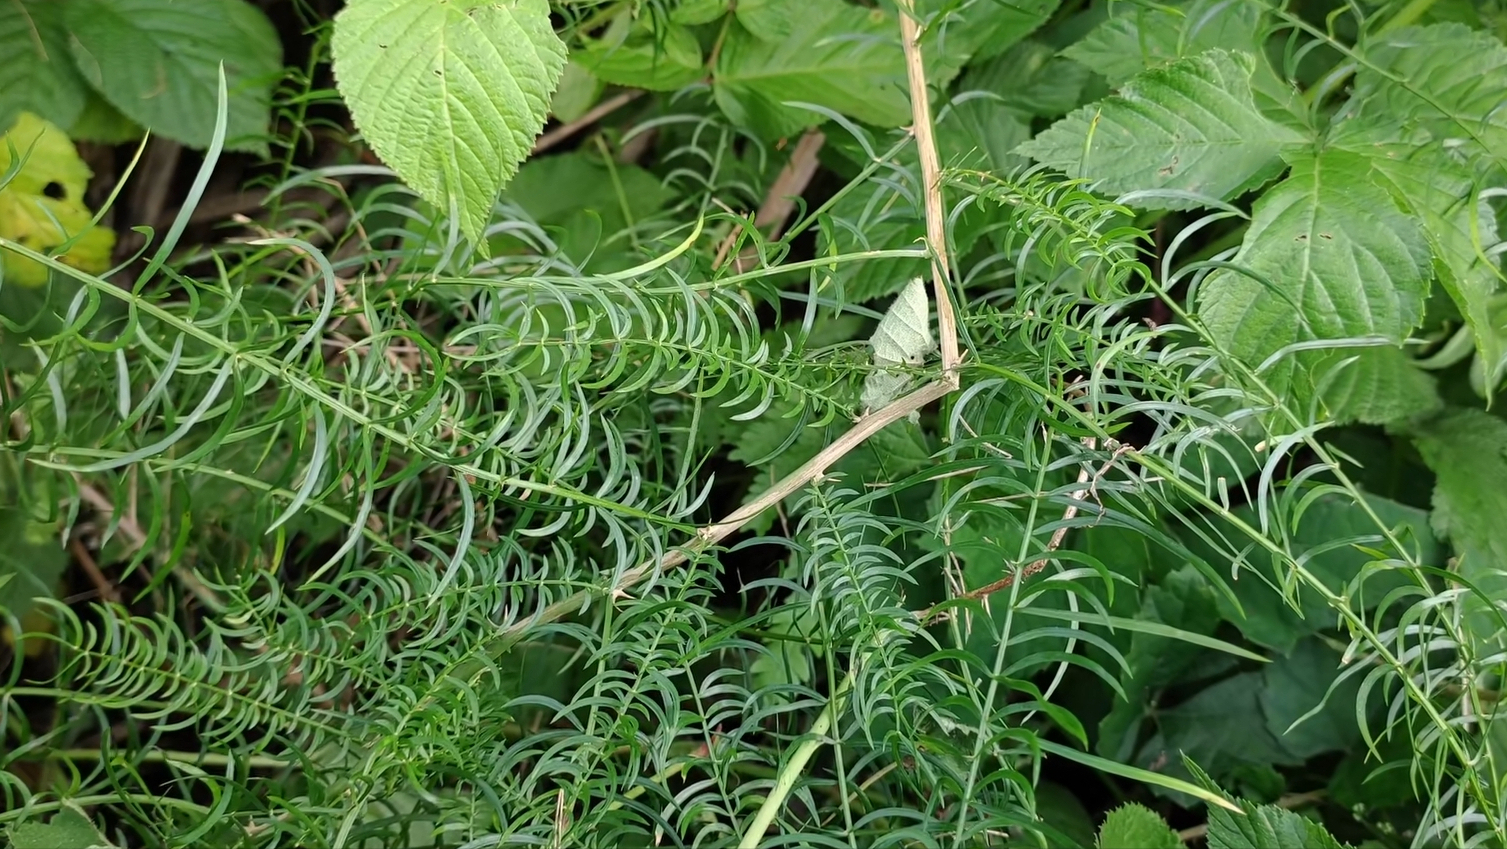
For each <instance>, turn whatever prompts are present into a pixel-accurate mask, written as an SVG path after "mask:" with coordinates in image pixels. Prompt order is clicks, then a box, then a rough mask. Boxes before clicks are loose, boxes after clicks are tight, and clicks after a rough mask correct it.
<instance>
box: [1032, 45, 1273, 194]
mask: <svg viewBox="0 0 1507 849" xmlns="http://www.w3.org/2000/svg"><path fill="white" fill-rule="evenodd" d="M1255 67H1256V64H1255V60H1254V59H1253V58H1252V57H1251V56H1250V55H1248V54H1244V53H1226V52H1224V51H1222V50H1213V51H1209V52H1208V53H1204V54H1202V55H1199V56H1194V57H1191V58H1187V59H1182V60H1180V61H1178V62H1175V63H1173V64H1172V65H1169V66H1167V67H1165V68H1154V69H1152V70H1149V71H1146V72H1145V73H1143V74H1142V75H1140V76H1138V77H1136V78H1135V79H1133V80H1131V81H1130V82H1128V83H1126V84H1125V86H1124V88H1123V89H1122V91H1121V93H1120V94H1118V95H1116V96H1114V97H1110V98H1107V99H1105V100H1103V101H1100V102H1098V103H1093V104H1089V105H1087V106H1084V107H1083V108H1081V109H1079V110H1078V111H1076V112H1073V113H1072V114H1070V115H1068V116H1067V117H1066V118H1063V119H1062V120H1061V121H1058V122H1057V123H1055V124H1053V125H1052V126H1051V127H1049V128H1048V129H1047V130H1046V131H1044V132H1042V133H1041V134H1040V135H1038V136H1037V137H1036V138H1034V139H1032V140H1031V141H1029V142H1027V143H1026V144H1024V145H1021V147H1020V149H1019V152H1020V153H1022V154H1024V155H1026V156H1029V157H1031V158H1032V159H1035V160H1036V161H1037V162H1041V163H1043V164H1045V165H1049V166H1051V167H1053V168H1057V169H1059V170H1061V171H1064V172H1066V173H1067V174H1068V176H1070V177H1085V178H1088V179H1090V180H1093V181H1095V185H1096V188H1098V189H1099V190H1101V191H1104V192H1108V193H1111V194H1115V193H1122V192H1130V191H1136V190H1139V189H1175V190H1179V191H1185V192H1195V193H1198V194H1202V195H1208V196H1210V197H1213V198H1216V199H1220V200H1224V199H1228V198H1232V197H1234V196H1236V195H1239V194H1241V193H1242V192H1245V191H1248V190H1250V189H1253V188H1255V187H1257V186H1259V185H1261V184H1262V183H1265V182H1266V181H1267V180H1270V179H1271V178H1272V177H1275V176H1276V175H1277V174H1278V173H1279V172H1280V171H1281V169H1282V163H1281V160H1280V159H1278V157H1277V153H1278V151H1279V150H1280V148H1281V147H1282V146H1283V145H1284V144H1288V143H1291V142H1296V141H1298V140H1299V139H1300V138H1301V137H1300V136H1299V135H1298V134H1297V133H1296V132H1294V131H1292V130H1290V129H1288V128H1286V127H1284V126H1282V125H1280V124H1277V123H1275V122H1273V121H1271V120H1269V119H1267V118H1266V117H1264V116H1263V115H1262V114H1261V113H1260V111H1258V110H1257V108H1256V104H1255V102H1254V100H1253V95H1252V93H1251V75H1252V73H1253V72H1254V70H1255ZM1138 205H1140V206H1150V207H1157V208H1169V209H1184V208H1188V207H1191V206H1195V205H1197V204H1196V202H1195V201H1192V200H1182V199H1175V200H1169V199H1160V198H1159V199H1155V200H1143V201H1141V202H1139V204H1138Z"/></svg>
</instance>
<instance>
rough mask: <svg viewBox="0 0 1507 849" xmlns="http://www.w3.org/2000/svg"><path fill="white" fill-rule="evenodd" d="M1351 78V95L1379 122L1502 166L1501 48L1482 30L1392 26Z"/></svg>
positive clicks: (1505, 120) (1506, 152) (1505, 153)
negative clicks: (1417, 130)
mask: <svg viewBox="0 0 1507 849" xmlns="http://www.w3.org/2000/svg"><path fill="white" fill-rule="evenodd" d="M1355 81H1356V97H1357V99H1360V100H1367V101H1370V102H1368V103H1367V108H1368V109H1376V110H1377V111H1378V112H1379V114H1380V115H1384V116H1385V119H1386V121H1387V122H1389V123H1392V124H1394V125H1404V126H1406V125H1414V126H1421V127H1424V128H1427V129H1428V130H1429V132H1430V133H1431V134H1432V135H1433V136H1434V140H1435V142H1436V143H1439V144H1443V145H1446V146H1447V147H1449V148H1451V149H1456V150H1458V148H1460V147H1461V146H1462V143H1463V144H1464V146H1465V147H1467V148H1468V149H1469V150H1470V151H1471V152H1472V153H1477V154H1479V153H1484V154H1485V155H1486V156H1487V157H1489V158H1490V159H1491V160H1492V161H1494V162H1495V163H1496V164H1497V165H1502V164H1504V163H1507V109H1503V106H1502V104H1503V97H1502V92H1503V91H1504V90H1507V46H1504V45H1503V44H1502V42H1501V41H1499V40H1498V39H1496V38H1494V37H1493V36H1491V35H1490V34H1489V33H1486V32H1479V31H1476V30H1472V29H1470V28H1469V27H1467V26H1465V25H1464V24H1434V25H1432V26H1426V27H1406V28H1403V29H1400V30H1397V31H1396V32H1392V33H1389V34H1388V35H1386V36H1385V37H1383V38H1382V39H1380V40H1379V41H1378V42H1376V43H1374V44H1369V45H1367V49H1366V62H1364V63H1361V65H1360V66H1359V67H1358V69H1357V71H1356V79H1355Z"/></svg>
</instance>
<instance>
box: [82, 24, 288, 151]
mask: <svg viewBox="0 0 1507 849" xmlns="http://www.w3.org/2000/svg"><path fill="white" fill-rule="evenodd" d="M64 10H65V12H64V20H65V22H66V23H67V26H68V31H69V33H70V34H71V35H72V47H73V58H74V60H75V61H76V62H77V63H78V67H79V70H80V71H82V73H83V75H84V77H86V78H87V79H88V80H89V82H90V83H91V84H92V85H93V86H94V87H95V88H97V89H98V90H99V91H100V92H101V93H102V94H104V96H105V98H106V99H107V100H109V102H110V105H111V106H113V107H115V108H116V109H118V110H120V111H121V113H123V114H124V115H125V116H126V117H128V118H130V119H131V120H132V121H135V122H136V123H138V124H140V125H142V126H143V127H146V128H147V129H149V130H151V131H153V132H156V133H159V134H161V135H164V136H166V137H168V138H171V139H175V140H177V141H180V142H183V143H184V144H187V145H190V146H193V147H207V146H208V145H209V142H210V139H211V137H212V136H213V135H214V129H215V113H216V110H217V108H218V103H219V78H220V77H219V68H220V65H221V63H222V62H223V63H224V67H225V81H226V90H227V92H228V94H229V104H228V110H229V123H228V124H227V128H226V133H225V138H226V147H228V148H230V149H232V150H235V149H241V150H252V151H259V150H265V149H266V134H267V121H268V117H269V113H268V110H269V109H270V107H271V104H272V87H273V85H274V84H275V83H276V82H277V80H278V77H279V76H280V75H281V73H282V42H281V40H280V39H279V38H278V35H277V31H276V30H274V29H273V28H272V23H271V22H270V21H268V20H267V16H266V15H264V14H262V12H261V10H260V9H258V8H256V7H255V6H253V5H251V4H250V3H247V2H245V0H198V2H193V3H172V2H165V0H70V2H68V3H66V4H64Z"/></svg>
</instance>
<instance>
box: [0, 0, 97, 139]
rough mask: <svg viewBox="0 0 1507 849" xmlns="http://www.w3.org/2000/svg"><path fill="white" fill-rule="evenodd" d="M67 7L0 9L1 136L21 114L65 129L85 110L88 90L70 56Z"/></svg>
mask: <svg viewBox="0 0 1507 849" xmlns="http://www.w3.org/2000/svg"><path fill="white" fill-rule="evenodd" d="M66 5H67V4H64V3H59V2H57V0H18V2H11V3H3V4H0V56H3V57H4V59H3V60H0V132H4V131H5V130H6V129H8V128H9V127H10V125H11V123H12V122H13V121H15V119H16V114H17V113H19V112H31V113H32V114H34V115H36V116H38V117H40V118H42V119H43V120H46V121H51V122H52V123H54V124H57V125H58V126H59V127H67V126H69V125H70V124H72V123H73V122H74V121H76V120H78V117H79V115H80V113H82V112H83V111H84V100H85V98H86V97H87V96H88V95H89V93H90V92H89V86H88V84H87V83H85V82H84V78H83V77H81V76H79V72H78V69H77V68H75V67H74V65H73V59H72V57H70V56H69V55H68V31H67V29H65V28H64V26H63V11H64V9H65V7H66Z"/></svg>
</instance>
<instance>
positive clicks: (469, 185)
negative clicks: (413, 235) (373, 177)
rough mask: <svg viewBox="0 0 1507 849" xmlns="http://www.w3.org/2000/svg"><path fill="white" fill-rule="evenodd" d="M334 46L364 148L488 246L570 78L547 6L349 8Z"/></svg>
mask: <svg viewBox="0 0 1507 849" xmlns="http://www.w3.org/2000/svg"><path fill="white" fill-rule="evenodd" d="M331 47H332V49H333V51H334V58H335V76H336V80H337V81H338V84H339V87H340V92H341V94H343V95H344V96H345V100H346V103H347V105H349V107H350V110H351V115H352V117H353V118H354V119H355V121H356V126H357V127H359V128H360V130H361V133H362V135H363V136H364V137H365V138H366V141H367V143H368V144H370V145H371V146H372V149H373V150H375V151H376V153H377V155H378V156H380V157H381V158H382V160H383V161H384V162H386V163H387V164H388V165H389V166H391V167H392V169H393V170H394V171H396V172H397V173H398V176H399V177H402V178H403V180H404V182H406V183H408V185H409V186H411V187H413V189H414V190H415V191H417V192H418V193H419V194H420V195H422V196H423V197H424V198H425V199H426V200H428V201H430V202H431V203H433V204H435V205H436V206H438V207H439V208H440V209H450V208H452V204H453V208H454V209H455V213H456V215H457V216H458V217H459V220H460V226H461V230H462V231H463V232H464V233H465V234H466V236H467V237H468V238H470V239H471V240H472V242H474V243H477V244H478V245H479V244H480V243H481V234H482V231H483V229H484V228H485V227H486V224H487V221H488V220H489V219H490V218H491V215H492V208H493V204H495V203H496V201H497V195H498V192H500V191H501V190H502V187H503V185H504V184H505V183H506V182H507V180H508V178H510V177H512V176H513V174H514V173H515V172H516V171H517V170H518V164H519V163H520V162H522V161H523V159H524V158H525V157H526V156H528V154H529V151H530V150H531V149H532V147H533V144H534V139H535V138H536V137H537V136H538V135H539V131H540V130H541V129H542V128H543V127H544V120H545V117H546V116H547V114H548V112H549V105H550V96H551V94H552V93H553V92H554V89H555V85H556V84H557V83H558V82H559V80H560V74H561V73H562V72H563V70H564V68H565V45H564V44H563V43H562V42H561V41H560V39H559V37H558V36H556V35H555V32H554V29H553V28H552V27H551V25H550V19H549V4H548V3H546V2H545V0H517V2H515V3H509V4H502V3H496V2H490V0H454V2H439V0H352V2H351V3H350V4H349V5H347V6H346V7H345V9H344V10H343V11H342V12H341V13H340V14H339V15H337V16H336V18H335V34H334V37H333V39H332V41H331Z"/></svg>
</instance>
